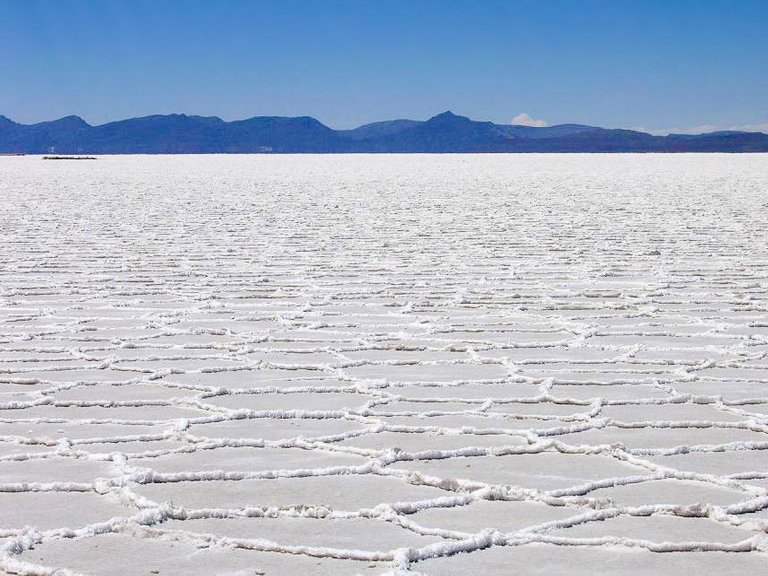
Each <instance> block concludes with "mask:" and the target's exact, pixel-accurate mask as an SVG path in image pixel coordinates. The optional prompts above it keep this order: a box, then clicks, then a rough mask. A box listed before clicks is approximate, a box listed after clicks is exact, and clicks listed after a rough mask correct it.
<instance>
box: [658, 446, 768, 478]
mask: <svg viewBox="0 0 768 576" xmlns="http://www.w3.org/2000/svg"><path fill="white" fill-rule="evenodd" d="M645 458H646V459H647V460H650V461H651V462H654V463H655V464H660V465H661V466H666V467H669V468H674V469H676V470H683V471H689V472H698V473H701V474H717V475H723V476H727V475H729V474H739V473H744V472H758V473H766V472H768V450H731V451H725V452H688V453H685V454H672V455H670V456H645ZM747 483H748V484H751V481H747Z"/></svg>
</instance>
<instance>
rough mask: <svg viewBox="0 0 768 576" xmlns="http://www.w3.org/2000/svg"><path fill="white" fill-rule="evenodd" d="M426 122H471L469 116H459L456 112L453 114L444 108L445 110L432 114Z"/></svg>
mask: <svg viewBox="0 0 768 576" xmlns="http://www.w3.org/2000/svg"><path fill="white" fill-rule="evenodd" d="M427 122H430V123H433V124H434V123H438V122H439V123H447V122H472V120H470V119H469V118H467V117H466V116H459V115H458V114H454V113H453V112H451V111H450V110H446V111H445V112H441V113H440V114H438V115H436V116H432V118H430V119H429V120H427Z"/></svg>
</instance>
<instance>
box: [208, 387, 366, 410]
mask: <svg viewBox="0 0 768 576" xmlns="http://www.w3.org/2000/svg"><path fill="white" fill-rule="evenodd" d="M373 398H374V396H368V395H366V394H355V393H349V392H322V393H321V392H291V393H287V394H281V393H277V394H275V393H270V392H267V393H264V394H227V395H223V396H210V397H208V398H204V399H203V402H205V403H206V404H212V405H214V406H221V407H224V408H229V409H230V410H241V409H246V410H256V411H261V410H275V411H283V410H297V411H301V412H305V411H306V412H316V411H323V410H355V409H361V408H363V407H364V406H365V405H366V404H367V403H368V402H369V401H371V400H372V399H373Z"/></svg>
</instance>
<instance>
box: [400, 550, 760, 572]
mask: <svg viewBox="0 0 768 576" xmlns="http://www.w3.org/2000/svg"><path fill="white" fill-rule="evenodd" d="M478 567H482V569H481V571H482V573H483V574H485V575H488V576H496V575H498V576H502V575H504V576H508V575H509V574H515V575H519V576H544V575H553V574H567V575H568V576H593V575H594V574H596V573H600V574H611V575H612V576H643V575H646V574H675V575H676V576H701V575H702V574H761V573H762V572H763V571H764V570H765V557H764V556H758V555H754V554H735V553H732V552H696V553H680V554H675V553H670V554H658V553H654V552H648V551H645V550H630V549H626V548H619V547H606V546H600V547H597V546H585V547H573V546H553V545H548V544H526V545H524V546H514V547H493V548H488V549H486V550H478V551H476V552H472V553H469V554H458V555H456V556H451V557H449V558H436V559H431V560H425V561H423V562H419V563H417V564H415V565H414V566H413V569H414V570H416V571H418V572H419V573H422V574H425V575H428V576H465V575H466V574H475V573H477V571H478Z"/></svg>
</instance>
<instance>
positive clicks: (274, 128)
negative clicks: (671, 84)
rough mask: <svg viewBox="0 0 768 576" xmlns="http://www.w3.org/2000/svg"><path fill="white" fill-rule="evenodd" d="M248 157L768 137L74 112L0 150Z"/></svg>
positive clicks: (435, 121)
mask: <svg viewBox="0 0 768 576" xmlns="http://www.w3.org/2000/svg"><path fill="white" fill-rule="evenodd" d="M52 150H55V151H56V152H59V153H62V154H204V153H207V154H211V153H219V154H237V153H239V154H243V153H350V152H362V153H397V152H400V153H412V152H431V153H443V152H768V134H763V133H760V132H712V133H710V134H699V135H684V134H670V135H668V136H653V135H651V134H647V133H645V132H638V131H635V130H621V129H607V128H598V127H595V126H583V125H580V124H561V125H559V126H550V127H544V128H539V127H531V126H515V125H509V124H494V123H492V122H476V121H474V120H470V119H469V118H466V117H464V116H457V115H455V114H453V113H451V112H443V113H442V114H438V115H437V116H434V117H432V118H430V119H429V120H425V121H418V120H391V121H387V122H374V123H372V124H366V125H364V126H360V127H359V128H355V129H354V130H333V129H331V128H329V127H328V126H325V125H324V124H322V123H321V122H319V121H318V120H315V119H314V118H310V117H308V116H301V117H298V118H284V117H279V116H256V117H254V118H249V119H247V120H238V121H235V122H225V121H224V120H222V119H221V118H217V117H215V116H208V117H204V116H187V115H185V114H170V115H167V116H159V115H157V116H145V117H142V118H131V119H128V120H121V121H119V122H110V123H108V124H102V125H100V126H91V125H90V124H88V123H87V122H85V120H83V119H82V118H79V117H77V116H67V117H65V118H61V119H59V120H54V121H52V122H41V123H39V124H31V125H24V124H18V123H16V122H13V121H12V120H9V119H8V118H6V117H5V116H0V152H14V153H26V154H45V153H48V152H50V151H52Z"/></svg>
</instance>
